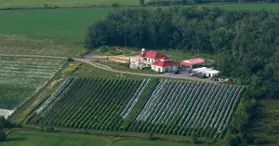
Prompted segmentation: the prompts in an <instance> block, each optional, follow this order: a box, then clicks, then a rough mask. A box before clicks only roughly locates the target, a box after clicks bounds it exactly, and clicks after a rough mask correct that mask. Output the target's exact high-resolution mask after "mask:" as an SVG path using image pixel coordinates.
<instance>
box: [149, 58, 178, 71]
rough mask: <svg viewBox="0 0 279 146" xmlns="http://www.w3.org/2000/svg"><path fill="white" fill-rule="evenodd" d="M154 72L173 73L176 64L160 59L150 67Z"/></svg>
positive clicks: (176, 68)
mask: <svg viewBox="0 0 279 146" xmlns="http://www.w3.org/2000/svg"><path fill="white" fill-rule="evenodd" d="M151 69H152V70H154V71H156V72H174V71H176V70H178V67H177V64H176V63H175V62H173V61H171V60H169V59H160V60H159V61H156V62H154V63H153V64H152V65H151Z"/></svg>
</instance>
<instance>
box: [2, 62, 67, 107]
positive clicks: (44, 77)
mask: <svg viewBox="0 0 279 146" xmlns="http://www.w3.org/2000/svg"><path fill="white" fill-rule="evenodd" d="M62 65H63V61H60V60H59V61H58V60H42V59H28V58H21V59H18V58H17V59H15V58H6V57H2V58H1V57H0V78H1V80H0V109H7V110H13V109H15V108H16V107H18V106H20V105H21V104H22V103H23V102H24V101H26V100H27V99H28V98H30V97H31V96H32V95H34V94H35V93H36V92H37V91H38V90H39V89H40V88H41V87H43V86H44V85H45V84H46V83H47V82H48V80H49V79H51V78H52V77H53V76H54V75H55V74H56V72H57V71H58V70H59V69H60V68H61V67H62Z"/></svg>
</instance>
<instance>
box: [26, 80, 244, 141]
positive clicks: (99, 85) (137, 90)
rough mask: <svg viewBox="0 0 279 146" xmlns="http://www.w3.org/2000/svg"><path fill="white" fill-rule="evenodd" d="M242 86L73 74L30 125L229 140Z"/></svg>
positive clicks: (37, 113)
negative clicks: (88, 76)
mask: <svg viewBox="0 0 279 146" xmlns="http://www.w3.org/2000/svg"><path fill="white" fill-rule="evenodd" d="M242 90H243V87H241V86H230V85H219V84H210V83H201V82H187V81H174V80H167V79H165V80H160V81H158V80H156V79H149V80H132V79H100V78H99V79H98V78H97V79H90V80H89V79H84V78H68V79H67V80H66V81H65V82H64V83H63V85H62V86H60V88H59V89H58V90H57V91H56V92H55V93H54V94H53V95H52V96H51V97H50V98H49V99H48V100H47V101H46V102H44V103H43V104H42V106H41V107H40V108H39V109H38V110H37V111H36V112H34V113H33V116H31V117H30V118H29V119H28V120H27V121H26V123H27V124H28V125H38V126H39V125H40V126H54V127H62V128H75V129H88V130H102V131H129V132H143V133H147V132H153V133H157V134H165V135H181V136H186V135H187V136H192V135H194V134H195V135H197V136H200V137H210V138H213V137H214V138H223V136H224V134H225V132H226V128H227V126H228V123H229V121H230V119H231V116H232V113H233V111H234V109H235V108H236V106H237V104H238V101H239V98H240V94H241V92H242Z"/></svg>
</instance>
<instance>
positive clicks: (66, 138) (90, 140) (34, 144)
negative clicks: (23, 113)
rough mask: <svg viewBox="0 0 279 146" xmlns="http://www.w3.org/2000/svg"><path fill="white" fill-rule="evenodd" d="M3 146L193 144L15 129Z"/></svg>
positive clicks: (159, 145)
mask: <svg viewBox="0 0 279 146" xmlns="http://www.w3.org/2000/svg"><path fill="white" fill-rule="evenodd" d="M0 145H1V146H193V145H192V144H179V143H168V142H159V141H147V140H129V139H123V138H115V139H114V138H110V137H108V138H104V137H97V136H93V135H83V134H68V133H44V132H32V131H14V132H12V133H11V134H9V136H8V139H7V141H5V142H1V144H0Z"/></svg>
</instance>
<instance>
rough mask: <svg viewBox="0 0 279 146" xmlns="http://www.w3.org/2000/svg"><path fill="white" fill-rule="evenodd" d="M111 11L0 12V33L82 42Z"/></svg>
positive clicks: (82, 9)
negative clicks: (70, 39)
mask: <svg viewBox="0 0 279 146" xmlns="http://www.w3.org/2000/svg"><path fill="white" fill-rule="evenodd" d="M112 10H113V9H112V8H80V9H54V10H10V11H9V10H7V11H0V18H1V27H0V34H21V35H27V36H34V37H47V38H54V39H56V38H74V39H78V40H83V38H84V37H85V34H86V32H87V28H88V26H89V25H91V24H93V23H94V21H97V20H100V19H104V17H105V15H106V14H107V13H108V12H110V11H112Z"/></svg>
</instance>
